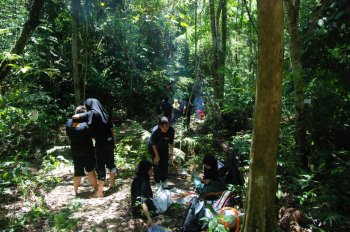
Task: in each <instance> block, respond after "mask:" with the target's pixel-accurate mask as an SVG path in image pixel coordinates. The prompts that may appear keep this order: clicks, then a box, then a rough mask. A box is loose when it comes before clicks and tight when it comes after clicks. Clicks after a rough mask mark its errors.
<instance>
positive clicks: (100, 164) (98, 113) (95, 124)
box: [73, 98, 117, 197]
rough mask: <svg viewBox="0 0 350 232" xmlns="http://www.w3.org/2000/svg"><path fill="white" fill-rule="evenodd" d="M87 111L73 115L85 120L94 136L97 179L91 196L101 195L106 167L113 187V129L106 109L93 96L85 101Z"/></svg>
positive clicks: (114, 174)
mask: <svg viewBox="0 0 350 232" xmlns="http://www.w3.org/2000/svg"><path fill="white" fill-rule="evenodd" d="M84 104H85V107H86V109H87V111H88V112H87V113H85V114H78V115H75V116H73V118H74V117H78V118H81V119H85V120H87V124H88V126H89V127H90V128H91V130H92V134H93V137H94V138H95V159H96V171H97V179H98V188H97V192H96V193H95V194H94V195H93V197H103V187H104V182H105V180H106V168H107V169H108V170H109V187H110V188H112V187H114V182H115V176H116V171H117V169H116V165H115V163H114V137H115V136H114V130H113V123H112V120H111V117H110V114H109V112H108V111H107V109H106V108H105V107H104V106H103V105H102V104H101V103H100V102H99V101H98V100H97V99H95V98H88V99H86V101H85V103H84Z"/></svg>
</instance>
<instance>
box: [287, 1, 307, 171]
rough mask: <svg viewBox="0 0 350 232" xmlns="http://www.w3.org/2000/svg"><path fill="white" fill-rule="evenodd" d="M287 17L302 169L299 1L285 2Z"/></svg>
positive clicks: (302, 98)
mask: <svg viewBox="0 0 350 232" xmlns="http://www.w3.org/2000/svg"><path fill="white" fill-rule="evenodd" d="M285 2H286V8H287V15H288V30H289V34H290V58H291V63H292V77H293V82H294V101H295V103H294V104H295V132H296V133H295V141H296V147H297V149H298V151H299V153H300V155H301V162H302V164H303V165H304V167H307V165H308V157H307V152H306V130H305V119H304V80H303V78H302V75H301V73H302V65H301V41H300V33H299V27H298V24H299V23H298V22H299V9H300V0H295V1H294V4H293V2H292V0H285Z"/></svg>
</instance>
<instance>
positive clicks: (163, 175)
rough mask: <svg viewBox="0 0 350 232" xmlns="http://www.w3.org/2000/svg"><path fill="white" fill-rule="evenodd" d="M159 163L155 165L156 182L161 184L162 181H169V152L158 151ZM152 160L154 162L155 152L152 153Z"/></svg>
mask: <svg viewBox="0 0 350 232" xmlns="http://www.w3.org/2000/svg"><path fill="white" fill-rule="evenodd" d="M158 153H159V157H160V160H159V163H158V165H155V164H153V173H154V181H155V182H156V183H159V182H160V181H166V179H168V167H169V154H168V153H169V152H165V151H163V152H162V151H158ZM151 154H152V160H154V157H155V155H154V152H153V151H151Z"/></svg>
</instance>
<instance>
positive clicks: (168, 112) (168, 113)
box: [162, 97, 173, 122]
mask: <svg viewBox="0 0 350 232" xmlns="http://www.w3.org/2000/svg"><path fill="white" fill-rule="evenodd" d="M162 111H163V116H165V117H167V119H168V120H169V122H171V119H172V114H173V106H172V105H171V104H170V102H169V97H165V98H164V101H163V103H162Z"/></svg>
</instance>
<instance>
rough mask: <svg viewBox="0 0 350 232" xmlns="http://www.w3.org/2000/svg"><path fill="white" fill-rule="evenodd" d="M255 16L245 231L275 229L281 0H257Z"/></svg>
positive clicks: (281, 20) (281, 61)
mask: <svg viewBox="0 0 350 232" xmlns="http://www.w3.org/2000/svg"><path fill="white" fill-rule="evenodd" d="M258 18H259V20H258V38H259V47H258V77H257V88H256V102H255V113H254V122H253V141H252V149H251V154H250V160H251V164H250V168H249V185H248V201H247V205H246V209H247V212H246V219H245V222H244V231H245V232H255V231H259V232H271V231H278V227H277V218H276V214H275V211H276V210H275V197H276V166H277V145H278V135H279V129H280V120H281V83H282V75H283V8H282V1H280V0H269V1H258Z"/></svg>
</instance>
